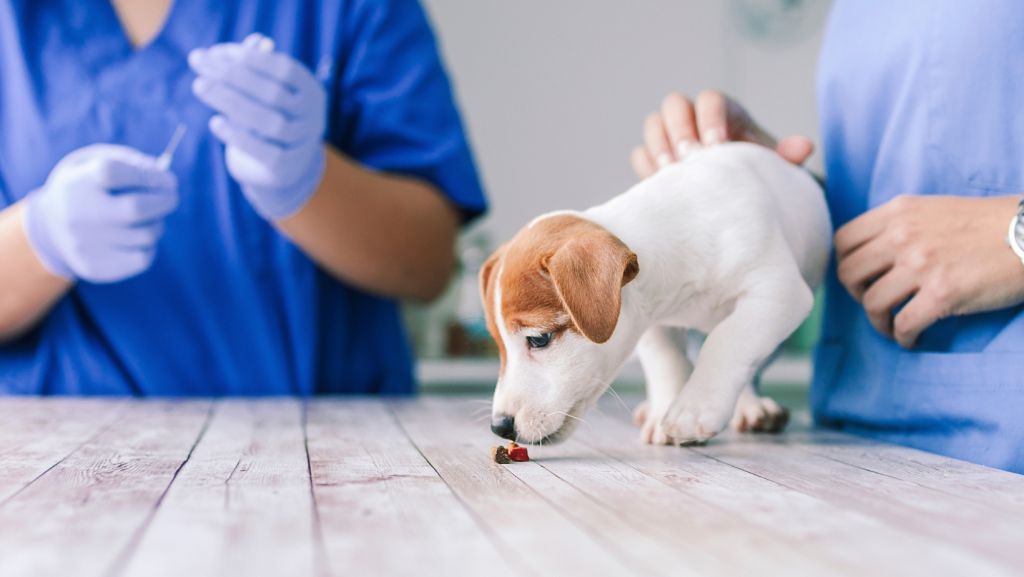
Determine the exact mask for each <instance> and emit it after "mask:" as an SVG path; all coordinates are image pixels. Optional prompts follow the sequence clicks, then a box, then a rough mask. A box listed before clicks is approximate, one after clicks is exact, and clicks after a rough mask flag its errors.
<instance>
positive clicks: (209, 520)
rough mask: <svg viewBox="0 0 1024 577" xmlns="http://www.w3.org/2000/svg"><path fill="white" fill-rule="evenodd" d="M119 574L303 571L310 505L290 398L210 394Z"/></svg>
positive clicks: (308, 560) (309, 554) (308, 550)
mask: <svg viewBox="0 0 1024 577" xmlns="http://www.w3.org/2000/svg"><path fill="white" fill-rule="evenodd" d="M214 410H215V412H214V415H213V417H212V419H211V421H210V424H209V426H208V428H207V430H206V433H205V434H204V435H203V438H202V440H201V441H200V442H199V444H198V445H196V448H195V450H193V451H192V456H191V458H190V459H189V461H188V463H186V464H185V466H184V467H182V469H181V472H180V473H179V474H178V476H177V478H176V479H175V481H174V484H173V485H172V486H171V488H170V489H169V490H168V492H167V495H166V497H165V498H164V499H163V501H162V502H161V504H160V508H159V509H158V510H157V512H156V515H155V516H154V517H153V519H152V522H151V523H150V524H149V526H148V527H147V528H145V530H144V532H143V533H142V534H141V535H140V539H139V541H138V546H137V547H136V548H134V549H133V550H132V551H130V552H129V554H128V555H127V556H126V557H125V567H124V569H125V570H124V572H123V575H125V576H135V575H140V576H146V577H161V576H167V577H171V576H181V575H189V576H203V575H210V576H231V575H238V576H246V577H260V576H264V575H267V576H270V575H289V576H296V577H304V576H312V575H314V574H317V573H318V569H321V571H319V572H322V568H318V567H316V563H317V559H316V556H317V546H316V545H317V544H316V542H315V524H316V520H315V515H314V505H313V497H312V494H311V492H310V484H309V468H308V463H307V459H306V449H305V439H304V435H303V422H302V421H303V415H302V404H301V402H300V401H298V400H296V399H291V398H285V399H282V398H270V399H266V398H264V399H226V400H222V401H219V402H218V403H217V406H216V407H215V409H214Z"/></svg>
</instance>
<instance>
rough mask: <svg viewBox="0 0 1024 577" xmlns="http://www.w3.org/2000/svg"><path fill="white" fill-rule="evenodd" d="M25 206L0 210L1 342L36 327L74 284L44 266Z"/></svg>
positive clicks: (14, 206)
mask: <svg viewBox="0 0 1024 577" xmlns="http://www.w3.org/2000/svg"><path fill="white" fill-rule="evenodd" d="M22 209H23V207H22V205H21V204H20V203H19V204H14V205H12V206H10V207H8V208H6V209H4V210H3V211H0V343H3V342H8V341H10V340H13V339H14V338H16V337H18V336H19V335H21V334H22V333H24V332H25V331H26V330H28V329H30V328H32V327H33V326H34V325H35V324H36V323H38V322H39V320H40V319H42V318H43V317H44V316H45V315H46V313H47V312H48V311H49V310H50V308H51V307H52V306H53V304H54V303H55V302H57V300H58V299H59V298H60V297H61V296H63V295H64V293H66V292H67V291H68V289H69V288H70V287H71V284H70V283H68V282H67V281H64V280H63V279H60V278H57V277H55V276H53V275H51V274H50V273H49V272H47V271H46V269H45V268H43V265H42V263H40V262H39V259H38V258H36V255H35V253H33V252H32V248H31V247H30V246H29V244H28V239H26V238H25V232H24V231H23V229H22V226H21V211H22Z"/></svg>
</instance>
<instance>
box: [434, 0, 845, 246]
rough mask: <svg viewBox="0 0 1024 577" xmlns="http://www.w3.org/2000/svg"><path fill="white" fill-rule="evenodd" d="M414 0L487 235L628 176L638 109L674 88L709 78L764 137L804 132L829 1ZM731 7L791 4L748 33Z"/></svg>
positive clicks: (600, 192)
mask: <svg viewBox="0 0 1024 577" xmlns="http://www.w3.org/2000/svg"><path fill="white" fill-rule="evenodd" d="M423 1H424V5H425V7H426V9H427V10H428V13H429V14H430V17H431V20H432V22H433V25H434V28H435V31H436V32H437V34H438V37H439V41H440V44H441V49H442V52H443V56H444V58H445V61H446V63H447V67H448V71H449V74H450V75H451V77H452V80H453V83H454V86H455V90H456V94H457V97H458V100H459V103H460V105H461V108H462V112H463V118H464V120H465V122H466V123H467V125H468V131H469V134H470V138H471V140H472V143H473V147H474V150H475V153H476V158H477V161H478V165H479V168H480V170H481V172H482V177H483V180H484V184H485V186H486V188H487V191H488V193H489V196H490V200H491V206H492V210H491V213H490V216H488V217H487V218H486V219H485V220H484V221H483V222H482V223H481V224H480V226H481V227H483V229H485V230H487V231H488V232H489V233H490V235H491V237H492V241H493V242H494V243H495V244H497V243H500V242H502V241H504V240H506V239H508V238H510V237H511V236H512V235H513V234H514V233H515V232H516V231H517V230H518V229H519V228H520V227H521V226H522V225H523V224H525V223H526V222H527V221H529V220H530V219H531V218H532V217H534V216H536V215H537V214H540V213H542V212H546V211H549V210H555V209H560V208H586V207H588V206H590V205H593V204H596V203H599V202H602V201H604V200H606V199H608V198H609V197H611V196H614V195H616V194H618V193H620V192H622V191H624V190H625V189H626V188H628V187H629V186H631V185H632V184H633V183H634V182H635V177H634V175H633V173H632V171H631V169H630V167H629V152H630V150H631V149H632V147H633V146H635V145H636V144H639V143H640V139H641V123H642V121H643V118H644V116H645V115H646V114H647V113H648V112H650V111H651V110H654V109H656V108H657V107H658V106H659V105H660V102H661V98H662V97H663V96H664V95H665V94H667V93H669V92H670V91H673V90H678V91H682V92H684V93H687V94H690V95H691V96H692V95H696V93H697V92H699V91H700V90H701V89H704V88H709V87H713V88H719V89H721V90H723V91H725V92H727V93H728V94H731V95H733V96H734V97H736V98H737V99H738V100H740V101H741V102H743V103H744V104H745V105H746V107H747V108H748V110H749V111H750V112H751V114H752V115H754V117H755V118H756V119H758V120H759V121H760V122H761V123H762V124H763V125H764V126H765V127H767V128H768V129H769V131H770V132H772V133H774V134H775V135H776V136H786V135H789V134H794V133H800V134H806V135H808V136H810V137H812V138H813V139H815V140H817V122H816V113H815V106H814V64H815V61H816V58H817V52H818V46H819V44H820V27H821V21H822V19H823V17H824V12H825V10H826V9H827V4H828V0H803V1H801V0H729V1H726V0H639V1H638V0H633V1H630V2H626V1H622V0H516V1H514V2H513V1H498V0H423ZM794 5H795V6H796V8H797V12H792V9H793V6H794ZM744 7H746V8H748V13H749V11H750V10H751V9H752V10H754V11H755V13H756V10H758V9H769V11H770V10H771V9H776V11H778V10H784V9H789V10H791V12H790V13H788V14H789V16H788V17H787V18H788V20H787V19H781V20H779V19H776V20H775V21H773V20H768V21H766V22H767V23H768V24H773V23H774V24H776V25H779V26H776V28H779V27H780V26H781V29H782V31H783V32H784V33H783V34H782V35H781V36H780V37H779V38H776V39H775V40H770V39H769V40H754V39H752V38H751V37H750V36H749V33H744V32H743V30H744V28H743V27H742V22H744V21H743V20H741V19H740V18H739V16H740V15H741V14H742V12H741V11H740V9H741V8H744ZM787 7H788V8H787ZM794 18H796V20H794ZM755 23H756V22H755ZM794 23H795V24H794ZM787 25H792V26H791V28H792V27H793V26H796V28H795V29H798V30H803V32H797V33H796V34H793V33H792V30H789V32H786V31H787V30H788V29H787V28H786V26H787ZM769 28H770V27H769ZM801 35H802V36H804V38H803V39H800V37H801ZM787 38H788V40H787ZM794 38H795V39H794ZM810 166H811V167H812V168H815V167H817V166H820V161H818V160H817V159H812V161H811V163H810Z"/></svg>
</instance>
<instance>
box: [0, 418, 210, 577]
mask: <svg viewBox="0 0 1024 577" xmlns="http://www.w3.org/2000/svg"><path fill="white" fill-rule="evenodd" d="M209 408H210V402H209V401H171V400H160V401H156V400H149V401H131V402H129V404H128V406H127V407H126V410H125V412H124V414H123V415H122V416H121V417H120V418H119V419H118V420H117V421H116V422H114V423H112V424H111V426H110V427H108V428H106V429H105V430H104V431H102V432H101V433H100V434H99V435H97V436H96V437H95V438H94V439H92V440H90V441H89V442H87V443H86V444H84V445H83V446H82V447H80V448H79V449H78V450H77V451H75V452H74V453H73V454H71V455H69V456H68V457H67V458H65V459H64V460H62V461H61V462H60V463H59V464H58V465H57V466H55V467H53V468H52V469H50V470H49V471H48V472H47V473H46V474H45V475H43V476H42V477H40V478H39V479H38V480H37V481H35V482H34V483H32V484H31V485H29V486H28V487H27V488H25V489H24V490H23V491H21V492H20V493H18V494H17V495H15V496H14V497H13V498H12V499H10V500H8V501H7V502H6V503H5V504H4V505H3V507H2V508H0V575H76V576H79V575H81V576H91V575H102V574H104V572H105V571H106V570H107V569H109V568H110V566H111V563H113V562H114V560H115V559H116V558H117V557H118V555H119V553H120V552H121V551H122V550H123V549H124V548H125V547H126V546H127V545H128V544H129V542H130V540H131V538H132V536H133V535H134V533H135V531H136V530H137V529H138V528H139V527H140V526H141V525H142V524H143V523H145V521H146V519H147V518H148V517H149V516H150V515H151V513H152V511H153V509H154V507H155V506H156V505H157V503H158V502H159V500H160V498H161V496H162V495H163V494H164V491H165V490H166V489H167V486H168V485H169V484H170V483H171V480H172V479H173V477H174V475H175V473H176V472H177V471H178V469H179V468H180V467H181V465H182V463H183V462H184V461H185V460H186V459H187V458H188V454H189V451H191V450H192V447H193V446H194V445H195V442H196V439H197V438H198V437H199V435H200V433H201V431H202V428H203V426H204V424H205V423H206V422H207V419H208V416H209Z"/></svg>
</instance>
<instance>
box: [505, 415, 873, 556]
mask: <svg viewBox="0 0 1024 577" xmlns="http://www.w3.org/2000/svg"><path fill="white" fill-rule="evenodd" d="M588 420H589V419H588ZM531 451H532V452H533V453H536V457H535V458H534V462H535V463H537V465H538V466H539V467H542V468H543V469H544V470H546V471H548V472H550V473H553V474H554V475H555V476H557V477H558V478H559V479H561V480H563V481H565V482H566V483H568V484H569V485H571V486H572V487H574V488H576V489H577V490H578V491H579V492H581V493H583V494H584V495H586V496H587V497H588V498H589V503H586V504H581V505H580V506H579V508H578V509H573V510H572V513H573V514H574V515H578V514H579V513H580V512H581V511H582V512H584V513H586V512H587V511H588V509H606V510H608V511H609V512H610V513H611V514H612V516H614V517H617V518H618V521H617V525H619V526H621V525H628V526H630V527H632V528H634V529H635V530H636V531H638V532H640V533H641V534H642V535H643V536H644V538H645V539H646V540H647V541H648V542H649V543H650V544H657V545H659V546H660V548H662V549H663V550H666V551H668V552H669V553H670V555H671V560H669V559H665V558H662V559H660V560H658V562H657V566H658V567H657V569H656V570H657V572H658V573H659V574H669V575H678V574H680V573H681V572H683V571H685V573H684V574H700V575H721V576H732V575H748V574H758V573H760V572H762V571H764V568H765V567H780V568H785V572H786V574H787V575H825V574H829V575H842V574H846V575H852V574H853V573H850V572H844V568H843V567H841V566H837V565H835V564H834V563H828V562H823V561H822V560H820V559H815V558H813V557H809V556H807V555H806V554H805V553H803V552H802V551H800V550H799V548H797V547H792V546H790V544H789V543H786V542H785V541H782V540H779V539H777V538H776V536H775V535H774V534H773V532H770V531H764V530H761V529H760V528H759V527H756V526H754V525H751V524H750V523H748V522H747V520H746V519H744V518H743V516H737V515H731V514H729V513H727V512H724V511H721V510H719V509H717V508H715V507H712V506H709V505H708V504H707V503H705V502H702V501H700V500H697V499H694V498H692V497H691V496H690V495H688V494H686V493H683V492H679V491H676V490H674V489H673V488H672V487H670V486H668V485H666V484H664V483H662V482H659V481H658V480H657V479H654V478H652V477H650V476H648V475H646V474H644V473H643V472H641V471H638V470H637V469H635V468H633V467H630V466H629V465H626V464H624V463H622V462H620V461H618V460H616V459H613V458H609V457H608V456H607V455H605V454H603V453H602V452H599V451H596V450H594V449H593V448H591V447H589V446H587V445H586V444H584V443H581V442H579V441H573V440H569V441H567V442H565V443H564V444H561V445H558V446H555V447H544V448H543V449H541V448H539V447H536V448H531ZM509 470H510V471H513V472H514V473H515V474H516V475H523V473H525V472H526V471H525V469H524V468H520V467H510V468H509ZM523 478H524V480H526V479H529V477H527V476H525V475H523ZM527 482H528V484H530V486H531V487H533V488H534V489H535V490H537V491H539V492H540V491H542V490H543V489H544V488H543V487H542V486H538V485H535V484H533V483H530V482H529V480H528V481H527ZM545 494H546V495H548V494H547V493H545ZM552 497H554V496H549V498H552ZM580 518H581V520H584V521H585V517H583V516H581V517H580ZM604 529H605V528H604V527H591V530H594V531H601V530H604ZM740 551H741V552H742V554H737V552H740ZM670 563H671V564H670ZM647 569H648V570H649V571H651V568H649V567H647Z"/></svg>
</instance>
